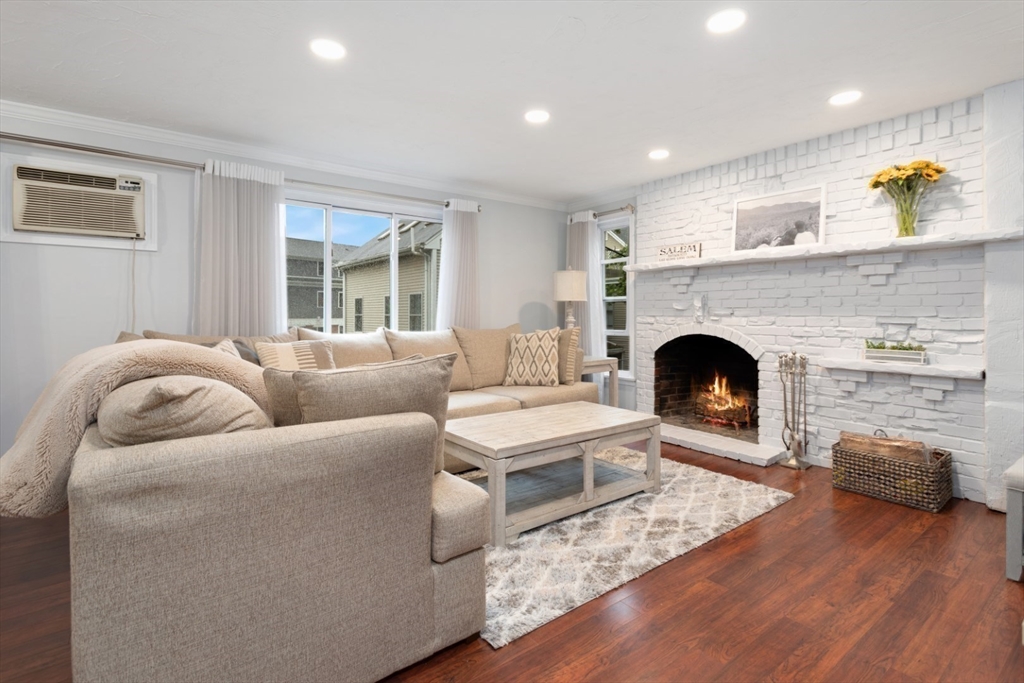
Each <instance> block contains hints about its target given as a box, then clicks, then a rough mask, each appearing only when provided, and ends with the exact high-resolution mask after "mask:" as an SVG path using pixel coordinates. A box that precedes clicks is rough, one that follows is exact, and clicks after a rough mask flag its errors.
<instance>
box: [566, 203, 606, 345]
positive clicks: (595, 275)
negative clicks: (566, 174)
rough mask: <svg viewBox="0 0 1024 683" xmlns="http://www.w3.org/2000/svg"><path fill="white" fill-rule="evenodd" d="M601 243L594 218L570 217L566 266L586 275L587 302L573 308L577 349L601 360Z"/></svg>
mask: <svg viewBox="0 0 1024 683" xmlns="http://www.w3.org/2000/svg"><path fill="white" fill-rule="evenodd" d="M601 248H602V240H601V234H600V230H598V229H597V214H595V213H594V212H593V211H577V212H576V213H574V214H573V215H572V216H570V217H569V231H568V244H567V245H566V258H565V261H566V266H568V267H569V268H572V269H573V270H585V271H587V301H586V303H584V304H582V305H580V306H577V307H576V324H577V326H578V327H579V328H580V346H581V347H582V348H583V351H584V353H586V354H587V355H588V356H604V355H606V354H607V349H608V344H607V342H606V341H605V335H604V322H605V321H604V302H603V301H602V300H601V299H602V293H603V291H604V283H603V282H602V275H603V274H602V272H601Z"/></svg>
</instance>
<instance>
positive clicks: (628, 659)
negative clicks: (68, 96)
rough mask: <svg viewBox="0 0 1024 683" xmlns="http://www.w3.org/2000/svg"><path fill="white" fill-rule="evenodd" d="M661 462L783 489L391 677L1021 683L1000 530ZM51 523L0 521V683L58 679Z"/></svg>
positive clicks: (784, 478)
mask: <svg viewBox="0 0 1024 683" xmlns="http://www.w3.org/2000/svg"><path fill="white" fill-rule="evenodd" d="M663 454H664V455H665V457H669V458H672V459H675V460H679V461H681V462H686V463H690V464H694V465H698V466H700V467H705V468H707V469H711V470H715V471H718V472H722V473H725V474H730V475H732V476H735V477H739V478H741V479H747V480H750V481H757V482H761V483H763V484H766V485H769V486H774V487H776V488H780V489H785V490H787V491H791V492H793V493H795V494H796V497H795V498H794V499H793V500H792V501H790V502H788V503H786V504H785V505H783V506H781V507H780V508H777V509H776V510H774V511H772V512H770V513H768V514H767V515H764V516H763V517H760V518H759V519H756V520H754V521H752V522H750V523H748V524H745V525H744V526H742V527H740V528H739V529H736V530H735V531H733V532H731V533H729V534H726V535H725V536H722V537H721V538H718V539H716V540H714V541H712V542H711V543H708V544H707V545H705V546H703V547H701V548H697V549H696V550H694V551H692V552H690V553H688V554H686V555H684V556H682V557H679V558H676V559H675V560H672V561H671V562H668V563H666V564H664V565H662V566H660V567H658V568H656V569H654V570H653V571H651V572H649V573H647V574H645V575H644V576H642V577H640V578H638V579H636V580H634V581H631V582H629V583H628V584H626V585H624V586H622V587H620V588H618V589H616V590H614V591H612V592H610V593H607V594H605V595H603V596H601V597H600V598H598V599H596V600H593V601H591V602H589V603H587V604H585V605H583V606H581V607H579V608H578V609H576V610H573V611H572V612H570V613H569V614H566V615H565V616H563V617H560V618H559V619H556V620H555V621H553V622H551V623H550V624H547V625H545V626H543V627H542V628H539V629H537V630H536V631H534V632H533V633H530V634H528V635H526V636H524V637H522V638H520V639H518V640H516V641H514V642H513V643H511V644H510V645H508V646H506V647H504V648H502V649H500V650H493V649H492V648H491V646H490V645H488V644H487V643H485V642H484V641H482V640H480V639H479V638H471V639H468V640H466V641H463V642H461V643H458V644H456V645H453V646H452V647H449V648H448V649H446V650H443V651H442V652H439V653H437V654H435V655H434V656H432V657H430V658H428V659H426V660H424V661H422V662H420V663H419V664H416V665H414V666H412V667H410V668H408V669H406V670H404V671H401V672H399V673H398V674H395V675H394V676H393V677H392V680H394V681H451V682H462V681H467V682H468V681H479V682H481V683H486V682H489V681H581V680H593V681H712V680H716V681H760V680H772V681H782V680H793V681H828V682H832V681H938V680H942V681H955V682H960V681H979V682H985V683H990V682H995V681H1024V649H1022V647H1021V620H1022V619H1024V586H1022V585H1021V584H1018V583H1014V582H1011V581H1007V580H1006V579H1005V578H1004V576H1003V571H1004V566H1003V562H1004V560H1003V552H1004V524H1005V516H1004V515H1002V514H999V513H993V512H990V511H988V510H987V509H986V508H985V507H984V506H983V505H980V504H977V503H969V502H965V501H961V500H954V501H952V502H951V503H950V504H949V505H948V506H947V507H946V509H945V510H944V511H943V512H942V513H941V514H938V515H933V514H929V513H927V512H918V511H915V510H911V509H909V508H905V507H902V506H899V505H892V504H889V503H883V502H880V501H876V500H873V499H871V498H866V497H863V496H858V495H856V494H852V493H845V492H842V491H834V490H833V489H832V487H831V482H830V479H829V477H830V472H829V470H825V469H821V468H812V469H810V470H808V471H806V472H803V473H798V472H794V471H792V470H787V469H784V468H781V467H771V468H768V469H762V468H759V467H753V466H749V465H743V464H741V463H735V462H732V461H727V460H723V459H721V458H715V457H712V456H705V455H702V454H700V453H695V452H693V451H688V450H685V449H681V448H676V447H673V446H668V445H666V446H665V447H664V449H663ZM67 538H68V537H67V516H66V514H62V515H59V516H56V517H53V518H50V519H45V520H16V519H4V520H2V521H0V681H3V682H4V683H7V682H10V683H14V682H15V681H68V680H70V678H71V668H70V651H69V637H70V603H69V600H70V594H69V584H68V541H67Z"/></svg>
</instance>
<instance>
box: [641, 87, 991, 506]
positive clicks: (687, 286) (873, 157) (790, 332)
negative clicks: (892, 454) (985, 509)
mask: <svg viewBox="0 0 1024 683" xmlns="http://www.w3.org/2000/svg"><path fill="white" fill-rule="evenodd" d="M981 109H982V99H981V98H980V97H977V98H972V99H969V100H961V101H958V102H954V103H952V104H948V105H944V106H941V107H937V108H932V109H928V110H925V111H923V112H918V113H915V114H910V115H907V116H900V117H896V118H895V119H890V120H887V121H882V122H879V123H876V124H871V125H869V126H864V127H861V128H856V129H852V130H846V131H842V132H840V133H835V134H832V135H829V136H824V137H821V138H817V139H815V140H809V141H806V142H802V143H798V144H794V145H788V146H786V147H781V148H778V149H775V150H770V151H766V152H762V153H760V154H756V155H751V156H748V157H745V158H743V159H736V160H733V161H730V162H727V163H722V164H716V165H714V166H711V167H708V168H704V169H700V170H698V171H692V172H689V173H685V174H682V175H679V176H674V177H671V178H666V179H663V180H658V181H655V182H652V183H649V184H647V185H645V186H644V187H643V188H642V189H641V192H640V195H639V197H638V206H637V221H636V242H637V261H638V262H639V263H643V262H648V261H653V260H656V258H657V256H656V255H657V249H658V247H659V246H663V245H671V244H677V243H681V242H696V241H700V242H702V243H703V255H704V256H715V255H724V254H728V253H730V252H731V248H730V240H731V234H732V211H733V202H734V200H735V199H737V198H743V197H754V196H758V195H761V194H765V193H769V192H777V191H780V190H786V189H798V188H801V187H807V186H813V185H818V184H824V185H825V186H826V188H827V209H826V216H827V218H826V228H825V235H826V242H827V243H830V244H835V243H856V242H863V241H868V240H871V239H886V238H890V237H892V236H893V234H894V226H895V219H894V212H893V210H892V206H891V202H890V201H889V200H888V198H887V197H884V196H882V195H881V194H880V193H878V192H875V191H870V190H868V189H867V181H868V179H869V178H870V177H871V176H872V175H873V174H874V173H875V172H876V171H877V170H879V169H881V168H883V167H885V166H888V165H891V164H893V163H900V162H907V161H911V160H913V159H918V158H927V159H933V160H937V161H939V162H941V163H943V164H945V165H946V166H947V167H948V168H949V174H948V175H947V176H945V177H943V179H942V181H941V182H940V183H939V185H938V186H937V187H935V188H933V190H934V191H933V192H931V193H930V194H929V195H928V197H927V198H926V199H925V201H923V202H922V206H921V221H920V224H919V232H921V233H924V234H934V233H947V232H972V231H978V230H982V229H983V221H982V215H983V204H984V198H983V191H982V190H983V188H982V110H981ZM701 295H705V296H706V297H707V302H708V318H707V323H708V324H709V325H714V326H716V327H718V326H720V327H724V328H728V329H729V330H734V331H735V332H736V333H737V334H739V335H742V336H743V338H744V339H747V340H752V341H753V342H755V343H756V344H757V345H760V347H762V348H763V349H764V351H765V353H764V355H763V356H762V357H761V358H760V359H758V369H759V389H758V393H759V415H760V422H759V439H760V440H761V442H762V443H771V444H775V443H779V442H780V437H781V430H782V397H781V385H780V382H779V376H778V372H777V369H776V368H777V365H776V364H777V358H778V354H779V353H782V352H786V351H791V350H797V351H799V352H802V353H806V354H808V356H809V357H810V360H811V366H812V367H811V371H810V376H809V378H808V413H809V420H808V422H809V429H810V444H809V449H808V453H809V455H810V458H811V460H812V462H814V463H816V464H819V465H825V466H827V465H829V464H830V462H831V458H830V448H831V445H832V443H833V442H834V441H836V440H837V438H838V435H839V431H840V430H851V431H857V432H867V433H871V432H873V431H874V430H875V429H877V428H882V429H885V430H886V431H887V432H888V433H889V434H890V435H896V434H901V435H903V436H906V437H909V438H917V439H922V440H924V441H926V442H928V443H930V444H932V445H934V446H939V447H943V448H947V449H949V450H951V451H953V454H954V489H955V495H957V496H958V497H964V498H969V499H972V500H979V501H984V500H985V485H984V481H985V466H986V461H985V446H984V441H985V430H984V409H985V398H984V382H983V381H980V380H952V379H940V378H924V377H912V376H907V375H897V374H886V373H865V372H854V371H843V370H827V369H825V368H821V367H820V366H817V365H815V364H814V359H815V357H821V356H823V355H846V356H853V355H855V354H857V353H858V352H859V350H860V349H861V348H863V345H864V339H865V338H872V339H879V338H884V339H886V340H888V341H893V342H895V341H913V342H917V343H922V344H925V345H926V346H927V347H928V350H929V352H930V358H931V361H932V362H933V363H934V362H946V363H956V364H960V365H977V366H979V367H980V366H981V364H982V362H983V361H982V356H983V353H984V329H985V322H984V318H985V309H984V301H983V298H984V248H983V247H981V246H965V247H962V248H944V249H934V250H928V251H916V252H895V253H884V254H862V255H850V256H829V257H822V258H808V259H806V260H799V261H783V262H779V263H754V264H742V263H738V264H729V265H720V266H706V267H701V268H684V269H673V270H668V271H654V272H638V273H637V274H636V279H635V296H636V315H637V318H636V346H637V367H636V374H637V383H636V384H637V389H636V390H637V409H638V410H641V411H646V412H650V411H653V402H654V387H653V376H654V361H653V359H654V351H655V350H656V349H657V347H658V346H659V345H660V344H661V343H662V341H663V340H664V338H665V336H666V334H669V335H671V333H672V330H673V329H676V328H681V327H682V326H683V325H690V324H692V323H693V321H694V316H693V313H694V310H693V308H694V304H693V302H694V298H695V297H700V296H701Z"/></svg>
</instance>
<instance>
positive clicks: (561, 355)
mask: <svg viewBox="0 0 1024 683" xmlns="http://www.w3.org/2000/svg"><path fill="white" fill-rule="evenodd" d="M578 348H580V328H578V327H574V328H572V329H571V330H562V331H561V332H560V333H559V334H558V381H559V382H560V383H561V384H575V383H576V349H578Z"/></svg>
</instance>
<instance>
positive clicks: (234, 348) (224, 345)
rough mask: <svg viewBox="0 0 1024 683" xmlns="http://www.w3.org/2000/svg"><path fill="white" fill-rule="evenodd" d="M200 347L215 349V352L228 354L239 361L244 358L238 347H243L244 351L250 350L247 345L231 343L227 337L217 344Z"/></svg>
mask: <svg viewBox="0 0 1024 683" xmlns="http://www.w3.org/2000/svg"><path fill="white" fill-rule="evenodd" d="M200 346H205V347H206V348H208V349H213V350H214V351H220V352H221V353H226V354H228V355H229V356H234V357H235V358H238V359H241V358H242V352H241V351H240V350H239V348H238V347H239V346H241V347H242V348H243V349H247V348H248V347H246V346H245V345H243V344H239V342H236V341H231V340H230V339H227V338H226V337H225V338H224V339H221V340H220V341H219V342H217V343H216V344H200Z"/></svg>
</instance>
